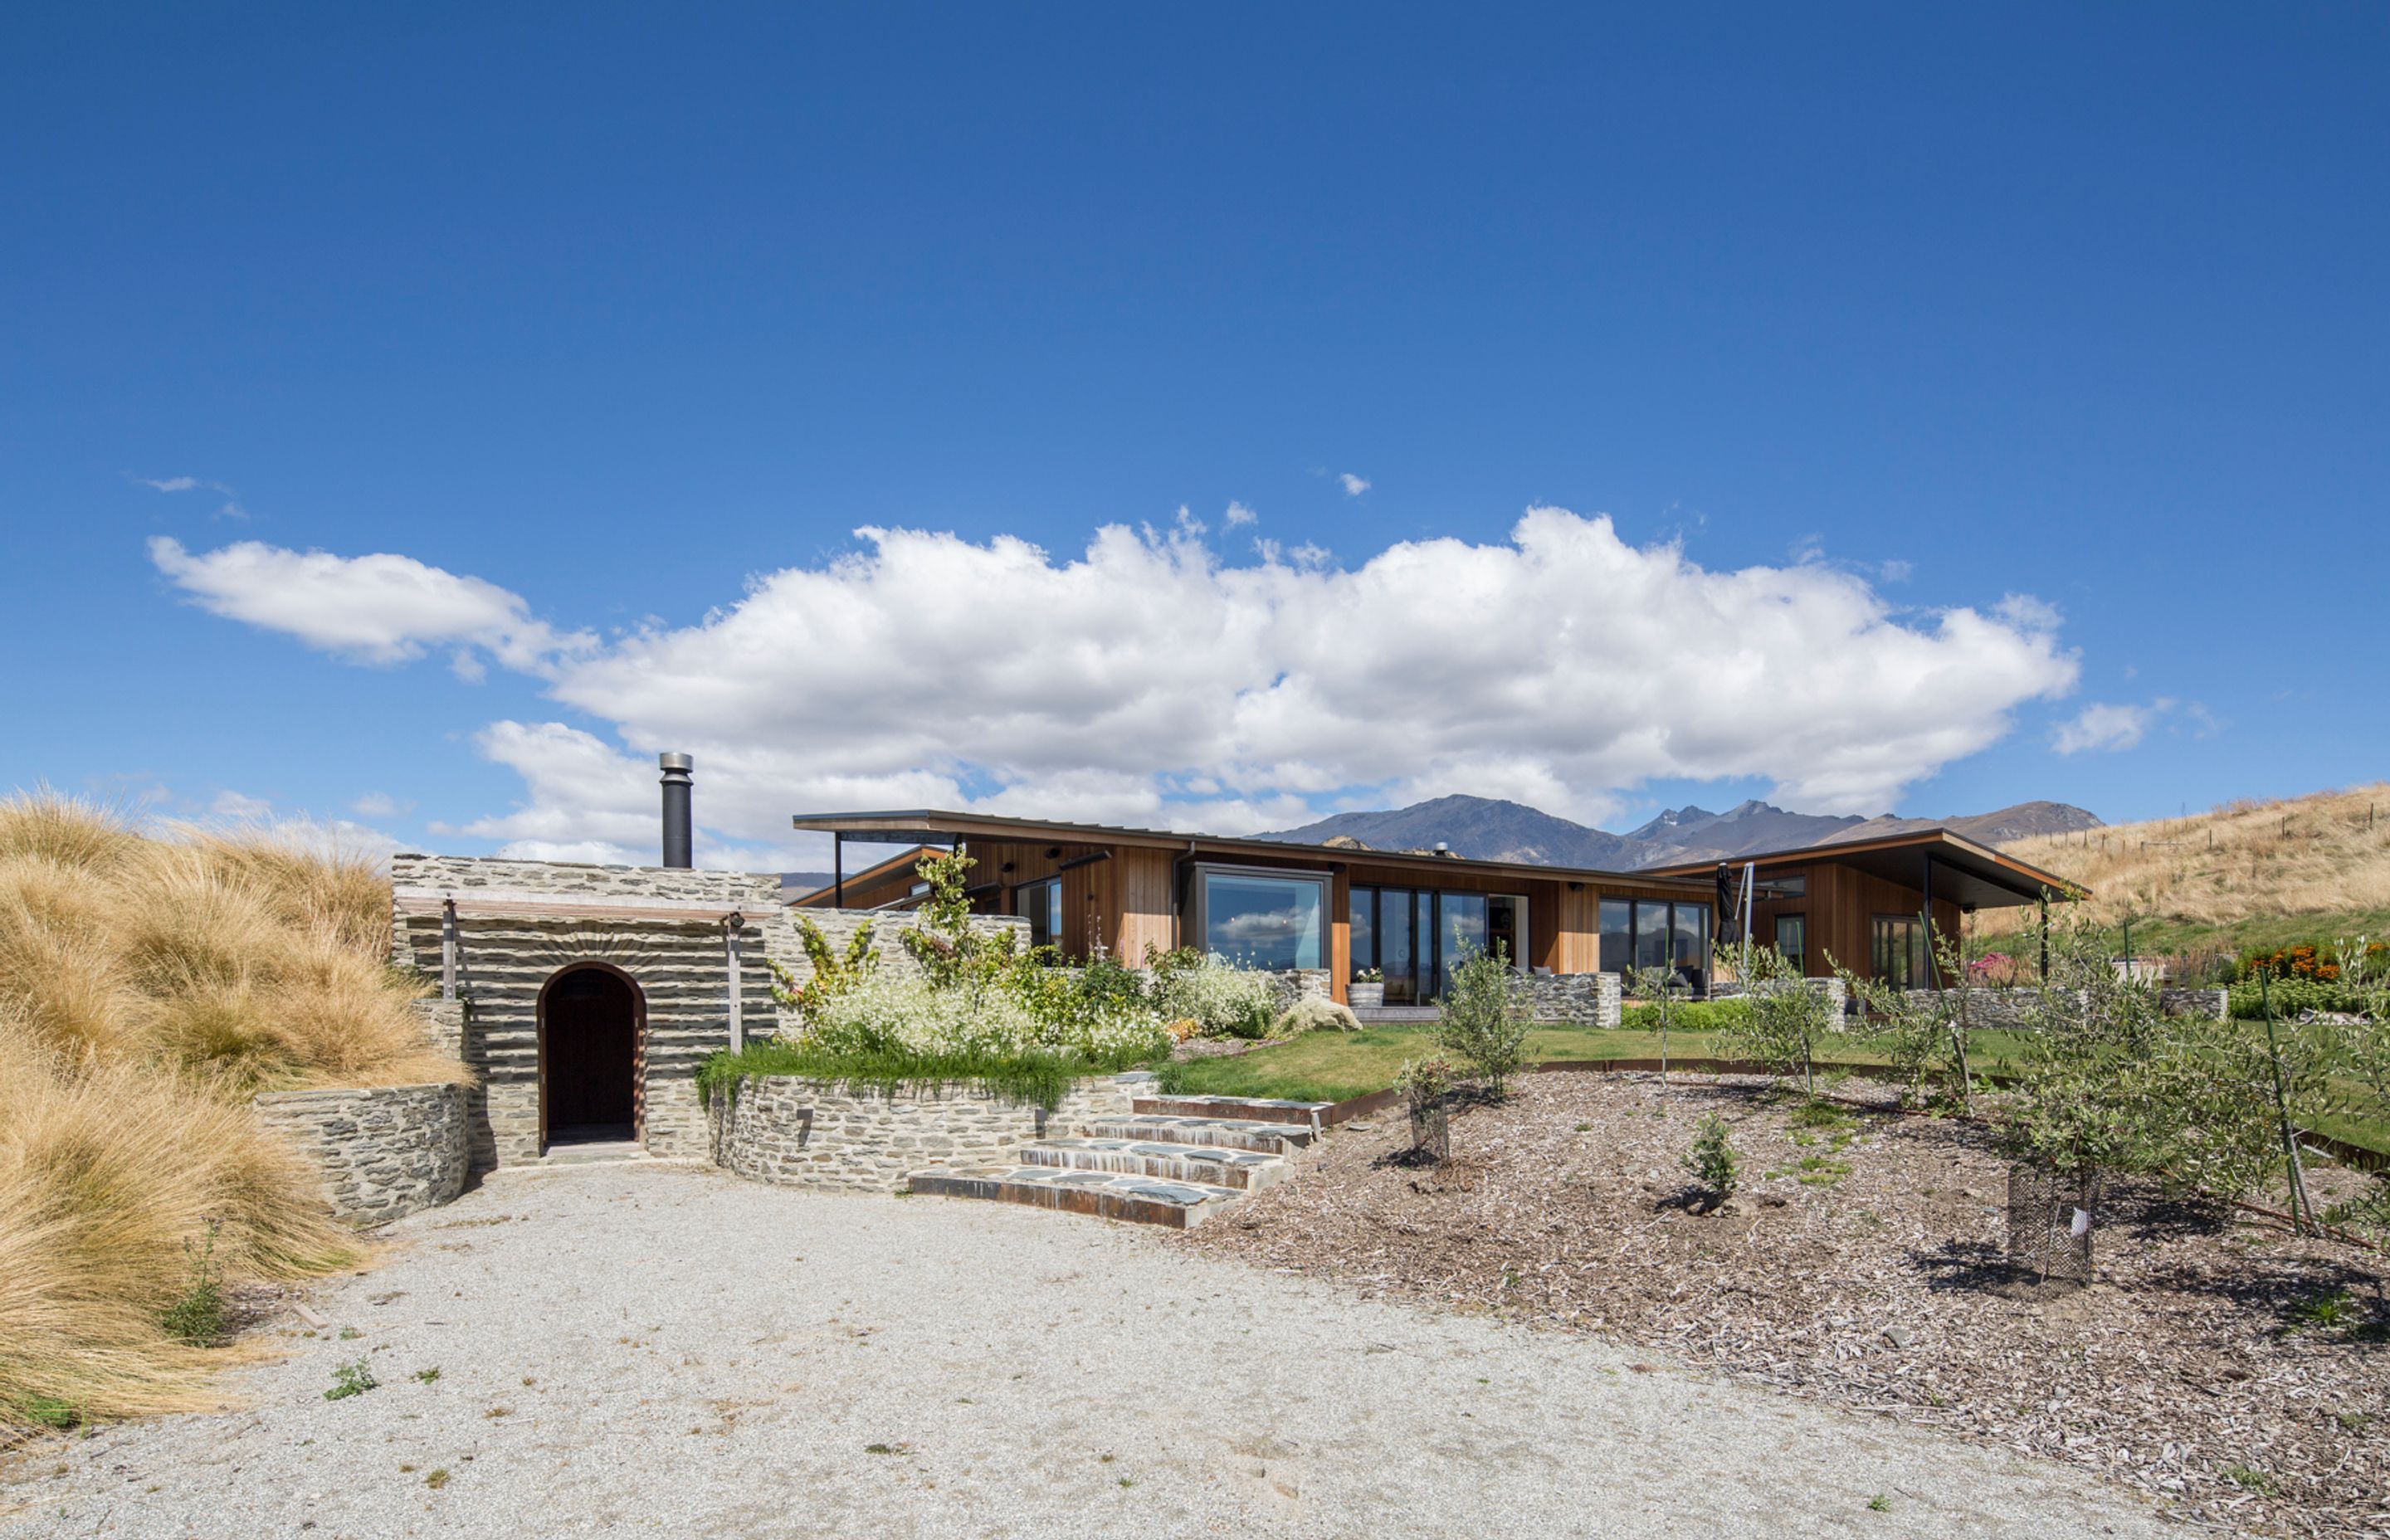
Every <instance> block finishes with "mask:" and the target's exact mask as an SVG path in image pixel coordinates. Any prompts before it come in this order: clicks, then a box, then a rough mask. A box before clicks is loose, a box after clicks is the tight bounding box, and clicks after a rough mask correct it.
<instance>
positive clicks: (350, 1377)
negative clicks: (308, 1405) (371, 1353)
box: [324, 1358, 381, 1401]
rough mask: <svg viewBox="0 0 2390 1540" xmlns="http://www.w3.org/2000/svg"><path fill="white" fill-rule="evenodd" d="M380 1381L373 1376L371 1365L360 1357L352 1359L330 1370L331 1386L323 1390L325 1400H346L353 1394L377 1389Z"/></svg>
mask: <svg viewBox="0 0 2390 1540" xmlns="http://www.w3.org/2000/svg"><path fill="white" fill-rule="evenodd" d="M380 1388H381V1381H380V1380H376V1379H375V1378H374V1371H373V1366H372V1365H371V1364H368V1363H366V1361H365V1360H364V1359H362V1358H356V1359H352V1360H351V1361H349V1362H348V1363H345V1364H342V1365H341V1367H338V1368H336V1369H334V1370H333V1371H332V1388H331V1389H330V1390H328V1391H326V1392H324V1399H325V1400H327V1401H346V1400H347V1399H348V1398H349V1397H351V1396H353V1395H363V1394H365V1393H366V1392H367V1391H371V1390H379V1389H380Z"/></svg>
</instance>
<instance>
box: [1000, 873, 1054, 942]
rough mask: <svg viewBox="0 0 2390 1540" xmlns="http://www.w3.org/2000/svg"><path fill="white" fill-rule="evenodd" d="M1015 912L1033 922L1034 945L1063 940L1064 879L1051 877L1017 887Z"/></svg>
mask: <svg viewBox="0 0 2390 1540" xmlns="http://www.w3.org/2000/svg"><path fill="white" fill-rule="evenodd" d="M1012 912H1013V913H1014V914H1016V915H1019V916H1021V917H1022V918H1023V919H1026V920H1027V921H1028V922H1029V944H1030V945H1032V946H1058V945H1060V944H1061V940H1062V879H1060V878H1059V877H1049V878H1047V879H1044V880H1042V881H1037V882H1023V883H1022V884H1021V886H1019V887H1017V888H1015V889H1013V890H1012Z"/></svg>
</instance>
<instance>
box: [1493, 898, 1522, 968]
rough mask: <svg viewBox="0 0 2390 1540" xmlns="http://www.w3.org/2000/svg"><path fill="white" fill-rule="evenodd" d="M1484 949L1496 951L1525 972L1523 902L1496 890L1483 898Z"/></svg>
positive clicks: (1513, 966) (1513, 965)
mask: <svg viewBox="0 0 2390 1540" xmlns="http://www.w3.org/2000/svg"><path fill="white" fill-rule="evenodd" d="M1485 950H1487V951H1488V952H1499V953H1501V954H1502V956H1503V957H1504V958H1506V959H1507V960H1508V961H1509V962H1510V966H1511V967H1512V968H1515V969H1518V970H1519V971H1520V972H1522V973H1524V972H1525V971H1527V901H1526V900H1525V899H1523V898H1521V897H1518V896H1517V895H1516V894H1513V893H1497V894H1495V895H1494V896H1493V897H1491V898H1489V899H1487V900H1486V901H1485Z"/></svg>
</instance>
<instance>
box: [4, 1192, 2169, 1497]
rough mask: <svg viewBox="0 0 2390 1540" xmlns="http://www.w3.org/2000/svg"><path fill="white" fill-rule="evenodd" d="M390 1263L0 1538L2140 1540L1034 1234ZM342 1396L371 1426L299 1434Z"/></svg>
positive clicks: (1904, 1443) (1194, 1259)
mask: <svg viewBox="0 0 2390 1540" xmlns="http://www.w3.org/2000/svg"><path fill="white" fill-rule="evenodd" d="M391 1233H392V1237H393V1238H394V1239H395V1240H396V1241H397V1242H398V1249H397V1251H396V1253H395V1254H394V1255H393V1256H392V1257H391V1258H390V1259H389V1260H388V1261H387V1262H386V1264H384V1265H382V1266H380V1267H379V1268H377V1269H375V1270H374V1271H372V1272H370V1273H367V1274H365V1275H361V1276H358V1277H352V1278H346V1279H342V1280H340V1281H339V1282H338V1283H336V1284H333V1285H329V1286H325V1287H321V1288H319V1289H317V1290H315V1291H314V1293H313V1294H312V1295H311V1296H310V1298H311V1300H312V1303H313V1305H314V1308H315V1309H316V1310H317V1311H318V1312H320V1313H321V1314H322V1315H324V1316H325V1317H326V1318H327V1319H328V1321H329V1322H330V1328H329V1329H328V1330H327V1331H326V1332H325V1333H323V1334H320V1335H318V1336H315V1337H313V1338H309V1337H302V1336H301V1335H299V1334H298V1333H299V1332H300V1331H301V1329H302V1328H300V1327H299V1326H298V1324H297V1323H296V1321H295V1320H294V1319H293V1318H291V1317H289V1316H284V1317H282V1318H281V1320H280V1321H279V1322H278V1323H277V1326H276V1329H278V1330H283V1331H287V1332H288V1333H289V1336H288V1338H287V1341H285V1342H284V1344H283V1345H284V1346H286V1347H287V1349H288V1355H287V1356H286V1357H284V1358H282V1359H280V1360H278V1361H276V1362H273V1363H270V1364H266V1365H264V1366H262V1367H257V1368H253V1369H250V1370H245V1371H241V1372H239V1373H238V1374H235V1375H233V1376H230V1377H228V1379H227V1380H226V1382H225V1384H226V1391H227V1398H228V1403H229V1404H230V1405H231V1408H232V1409H227V1410H225V1411H223V1412H221V1413H218V1414H213V1415H208V1416H196V1417H185V1418H173V1419H169V1420H164V1421H160V1422H153V1423H148V1424H142V1425H136V1426H126V1427H119V1428H113V1429H109V1430H105V1431H100V1432H99V1433H97V1434H96V1435H95V1436H92V1437H88V1438H75V1439H65V1440H58V1441H52V1442H49V1443H45V1444H41V1445H39V1446H36V1447H35V1448H33V1449H32V1450H31V1451H29V1452H26V1453H24V1454H22V1455H21V1456H20V1457H19V1458H18V1460H17V1461H16V1462H15V1464H14V1467H13V1468H12V1469H10V1470H9V1471H8V1473H7V1474H8V1478H9V1485H8V1486H7V1487H6V1489H5V1492H0V1505H5V1507H6V1516H5V1517H0V1534H6V1535H11V1536H16V1535H45V1536H46V1535H125V1536H141V1537H145V1540H148V1537H158V1540H172V1537H178V1536H185V1535H190V1536H200V1537H206V1540H216V1537H219V1536H238V1537H247V1536H267V1535H298V1534H302V1532H303V1533H305V1534H309V1535H311V1536H314V1537H316V1540H336V1537H353V1540H366V1537H372V1536H382V1535H408V1534H471V1535H506V1536H539V1535H576V1534H662V1535H675V1536H678V1535H700V1536H706V1535H721V1536H742V1537H743V1536H769V1535H836V1536H859V1535H864V1534H871V1535H875V1536H878V1535H885V1536H910V1535H970V1536H982V1535H1090V1534H1135V1535H1137V1536H1138V1537H1139V1540H1161V1537H1164V1536H1172V1535H1182V1534H1186V1535H1195V1534H1223V1535H1226V1534H1260V1535H1273V1536H1275V1535H1343V1534H1368V1535H1372V1536H1393V1535H1451V1536H1470V1537H1485V1536H1497V1535H1512V1534H1516V1535H1536V1536H1551V1535H1652V1534H1685V1535H1711V1534H1719V1535H1724V1534H1733V1535H1758V1534H1770V1535H1775V1534H1782V1535H1792V1534H1837V1535H1843V1534H1882V1535H1908V1534H1915V1535H1934V1536H1937V1537H1944V1536H1948V1535H1951V1534H1966V1535H1969V1536H1971V1537H1972V1536H1989V1535H2027V1534H2052V1535H2056V1534H2118V1535H2149V1534H2159V1533H2160V1532H2161V1529H2162V1526H2161V1524H2160V1523H2159V1521H2157V1520H2156V1519H2155V1518H2154V1517H2153V1516H2152V1514H2151V1513H2150V1511H2149V1510H2147V1509H2146V1508H2142V1507H2140V1506H2139V1504H2138V1503H2137V1502H2136V1501H2135V1500H2133V1499H2132V1498H2130V1497H2128V1496H2126V1495H2123V1494H2121V1493H2119V1492H2116V1491H2114V1490H2112V1489H2108V1488H2104V1487H2101V1486H2100V1485H2098V1484H2096V1483H2094V1482H2091V1481H2090V1480H2088V1478H2085V1477H2083V1476H2080V1475H2077V1474H2075V1473H2073V1472H2071V1471H2068V1470H2066V1469H2062V1468H2060V1467H2057V1466H2053V1465H2047V1464H2041V1463H2037V1462H2030V1461H2027V1460H2025V1459H2024V1458H2022V1457H2015V1456H2011V1455H2007V1454H2003V1453H2000V1452H1998V1451H1996V1450H1991V1449H1986V1448H1984V1447H1981V1446H1979V1445H1974V1444H1965V1443H1960V1442H1958V1441H1955V1440H1950V1439H1947V1438H1945V1437H1943V1436H1940V1435H1937V1434H1934V1432H1932V1431H1929V1430H1923V1429H1916V1428H1908V1427H1903V1426H1900V1425H1898V1424H1895V1423H1891V1422H1888V1421H1880V1420H1874V1419H1870V1418H1861V1417H1858V1416H1855V1415H1851V1414H1845V1413H1840V1412H1835V1411H1831V1410H1829V1409H1826V1408H1824V1407H1820V1406H1817V1405H1811V1404H1807V1403H1803V1402H1795V1401H1792V1400H1788V1399H1784V1398H1782V1397H1779V1396H1776V1395H1773V1394H1771V1393H1769V1392H1764V1391H1756V1390H1750V1389H1745V1388H1742V1387H1739V1386H1730V1385H1725V1384H1714V1383H1710V1382H1708V1381H1706V1380H1703V1379H1702V1378H1701V1377H1700V1376H1698V1375H1695V1374H1691V1373H1689V1372H1685V1371H1681V1370H1678V1369H1677V1368H1674V1367H1669V1366H1668V1365H1666V1364H1664V1363H1661V1364H1658V1365H1657V1367H1653V1366H1652V1365H1651V1364H1650V1363H1647V1362H1646V1359H1647V1358H1648V1355H1646V1354H1636V1353H1630V1352H1625V1351H1622V1350H1613V1349H1611V1348H1608V1347H1605V1346H1602V1345H1600V1344H1598V1343H1593V1342H1587V1341H1581V1340H1576V1339H1572V1338H1568V1337H1563V1336H1560V1335H1557V1334H1552V1333H1548V1332H1536V1331H1530V1330H1526V1329H1522V1328H1510V1327H1503V1326H1500V1325H1497V1324H1496V1323H1493V1322H1490V1321H1486V1320H1483V1319H1473V1318H1466V1317H1459V1316H1451V1315H1436V1314H1428V1313H1424V1312H1420V1311H1418V1310H1415V1309H1413V1308H1410V1307H1407V1306H1403V1305H1398V1304H1390V1303H1367V1302H1359V1301H1356V1300H1353V1299H1350V1298H1348V1297H1346V1296H1344V1295H1343V1294H1342V1293H1340V1292H1338V1291H1337V1290H1335V1289H1333V1288H1332V1287H1330V1286H1328V1285H1325V1284H1320V1283H1315V1282H1310V1281H1306V1280H1304V1279H1299V1278H1295V1277H1288V1276H1285V1275H1280V1274H1273V1273H1268V1272H1264V1271H1261V1270H1258V1269H1255V1268H1252V1267H1249V1266H1246V1265H1244V1264H1239V1263H1234V1262H1228V1261H1223V1260H1218V1259H1214V1258H1210V1257H1204V1256H1199V1255H1194V1254H1190V1253H1189V1251H1186V1250H1185V1249H1183V1248H1177V1247H1173V1246H1170V1245H1169V1244H1168V1243H1167V1241H1166V1238H1164V1237H1163V1236H1160V1235H1157V1234H1154V1233H1151V1232H1148V1231H1142V1230H1137V1229H1134V1228H1129V1227H1124V1226H1111V1225H1107V1224H1103V1223H1100V1222H1098V1221H1094V1220H1088V1219H1081V1218H1073V1217H1066V1216H1063V1215H1060V1214H1051V1213H1039V1212H1036V1211H1034V1210H1027V1209H1019V1208H1011V1207H1006V1206H1000V1205H996V1204H983V1203H971V1202H963V1201H952V1200H932V1199H918V1200H902V1199H893V1198H846V1197H816V1196H811V1195H804V1194H798V1193H792V1192H789V1191H785V1190H779V1189H775V1188H769V1187H755V1186H750V1185H747V1184H744V1183H740V1182H738V1181H736V1180H733V1179H731V1178H729V1177H727V1176H725V1175H723V1174H718V1173H715V1172H713V1171H708V1170H699V1169H693V1168H687V1167H671V1166H662V1165H624V1166H587V1167H581V1168H578V1169H566V1170H562V1171H555V1172H537V1173H506V1174H500V1175H498V1176H495V1177H494V1178H492V1179H491V1180H490V1182H489V1183H488V1184H487V1185H486V1186H484V1187H482V1188H480V1189H479V1190H477V1191H475V1192H472V1193H469V1194H468V1195H467V1196H466V1197H465V1198H464V1199H463V1200H461V1201H459V1202H457V1203H456V1204H455V1205H453V1206H452V1207H449V1208H446V1209H443V1210H439V1211H437V1212H434V1213H427V1214H420V1215H418V1216H417V1217H415V1218H414V1219H411V1220H408V1221H406V1222H405V1223H404V1224H401V1225H399V1226H395V1227H394V1228H393V1230H392V1232H391ZM343 1328H349V1329H353V1330H354V1331H356V1332H358V1333H360V1335H358V1336H356V1337H354V1338H353V1339H349V1340H342V1338H341V1336H340V1335H339V1334H340V1333H341V1331H342V1329H343ZM360 1358H362V1359H364V1360H366V1362H367V1363H368V1364H369V1365H370V1366H371V1368H372V1371H373V1374H374V1375H375V1376H376V1378H377V1379H378V1380H379V1388H378V1389H376V1390H373V1391H371V1392H367V1393H366V1394H363V1395H357V1396H353V1397H349V1398H346V1399H343V1400H340V1401H327V1400H325V1399H324V1395H323V1392H324V1391H325V1390H327V1389H328V1388H329V1387H330V1386H331V1384H332V1382H333V1373H334V1369H335V1367H337V1366H339V1365H341V1363H343V1362H346V1361H350V1360H355V1359H360ZM435 1368H436V1369H437V1370H438V1371H439V1372H438V1374H437V1376H436V1378H432V1379H430V1380H422V1379H418V1374H423V1373H427V1372H428V1371H430V1370H432V1369H435ZM435 1472H444V1473H445V1474H444V1475H435ZM1878 1495H1882V1506H1881V1507H1880V1508H1870V1507H1869V1503H1870V1498H1874V1497H1876V1496H1878Z"/></svg>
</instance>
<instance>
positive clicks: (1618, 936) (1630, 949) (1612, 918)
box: [1601, 898, 1635, 974]
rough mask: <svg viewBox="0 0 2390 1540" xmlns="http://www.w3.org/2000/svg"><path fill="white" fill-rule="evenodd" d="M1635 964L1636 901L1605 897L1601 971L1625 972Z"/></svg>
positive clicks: (1602, 907) (1602, 914)
mask: <svg viewBox="0 0 2390 1540" xmlns="http://www.w3.org/2000/svg"><path fill="white" fill-rule="evenodd" d="M1634 966H1635V904H1634V901H1633V900H1631V899H1625V898H1605V899H1603V900H1602V901H1601V971H1602V972H1604V973H1619V974H1623V973H1625V971H1626V970H1627V969H1630V968H1632V967H1634Z"/></svg>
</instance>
